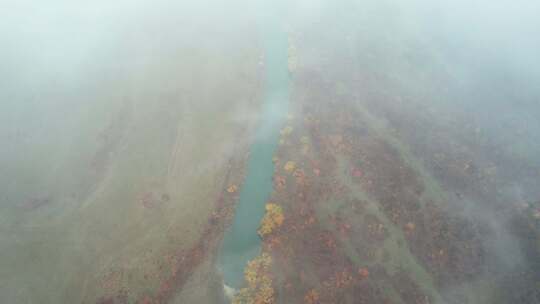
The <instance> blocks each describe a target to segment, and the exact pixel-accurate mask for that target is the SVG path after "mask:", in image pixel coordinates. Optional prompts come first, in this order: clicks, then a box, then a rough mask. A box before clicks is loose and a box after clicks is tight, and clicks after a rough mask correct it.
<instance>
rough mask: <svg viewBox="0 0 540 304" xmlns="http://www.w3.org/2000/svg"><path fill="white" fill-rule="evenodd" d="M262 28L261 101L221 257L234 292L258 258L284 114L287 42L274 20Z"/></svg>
mask: <svg viewBox="0 0 540 304" xmlns="http://www.w3.org/2000/svg"><path fill="white" fill-rule="evenodd" d="M265 20H266V21H267V22H261V36H262V37H263V38H262V39H263V41H262V43H263V46H264V53H265V59H264V66H265V68H264V70H265V72H264V73H265V75H264V86H263V89H264V90H265V91H264V95H263V96H264V97H263V98H264V100H263V110H262V115H261V117H262V118H261V120H260V122H259V126H258V129H257V131H256V138H255V141H254V142H253V144H252V146H251V149H250V156H249V160H248V167H247V175H246V179H245V182H244V184H243V186H242V189H241V191H240V198H239V201H238V203H237V206H236V211H235V216H234V219H233V223H232V225H231V226H230V227H229V229H228V230H227V231H226V232H225V236H224V240H223V245H222V248H221V252H220V255H219V267H220V268H221V271H222V273H223V279H224V284H225V285H227V286H229V287H233V288H238V287H239V286H241V285H242V282H243V273H244V267H245V265H246V263H247V262H248V261H249V260H251V259H253V258H254V257H256V256H257V255H258V254H259V253H260V248H261V240H260V238H259V235H258V234H257V229H258V228H259V224H260V221H261V219H262V217H263V216H264V212H265V211H264V206H265V204H266V202H267V200H268V198H269V197H270V194H271V192H272V188H273V183H272V175H273V173H274V164H273V162H272V156H273V154H274V151H275V149H276V147H277V144H278V141H279V130H280V128H281V126H282V124H283V120H284V118H285V116H286V114H287V111H288V105H289V71H288V68H287V61H288V53H287V47H288V41H287V34H286V31H285V30H284V28H283V27H282V26H281V24H279V22H277V20H278V18H272V16H269V17H268V18H265Z"/></svg>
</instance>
